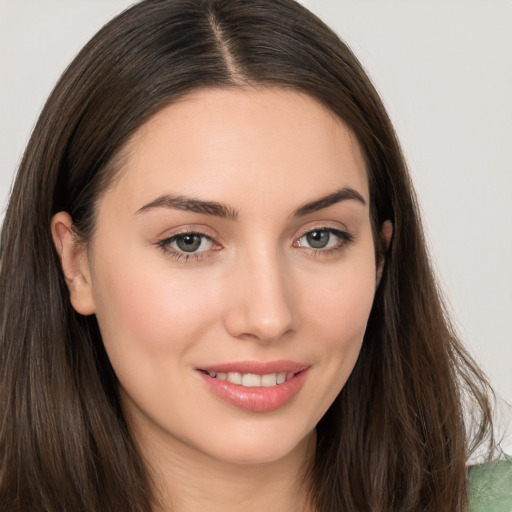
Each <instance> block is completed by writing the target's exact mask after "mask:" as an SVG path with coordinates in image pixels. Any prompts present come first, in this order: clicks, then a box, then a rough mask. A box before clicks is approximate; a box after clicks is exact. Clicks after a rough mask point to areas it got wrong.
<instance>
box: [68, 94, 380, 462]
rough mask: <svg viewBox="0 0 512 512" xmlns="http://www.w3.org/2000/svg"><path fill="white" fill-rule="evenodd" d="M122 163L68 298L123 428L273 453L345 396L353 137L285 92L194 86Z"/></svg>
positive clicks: (366, 245) (363, 284)
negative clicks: (97, 342)
mask: <svg viewBox="0 0 512 512" xmlns="http://www.w3.org/2000/svg"><path fill="white" fill-rule="evenodd" d="M125 157H126V158H125V160H124V163H123V168H122V170H121V172H120V174H119V176H118V178H117V179H116V180H115V182H114V183H113V185H112V186H111V188H109V189H108V190H107V191H106V193H105V194H104V195H103V196H102V197H101V199H100V200H99V203H98V217H97V225H96V230H95V232H94V234H93V237H92V239H91V241H90V244H89V245H88V248H87V252H86V254H85V256H84V258H83V264H82V267H81V268H82V273H83V275H84V279H83V282H79V283H78V285H77V288H76V290H75V294H74V297H75V299H74V305H75V307H76V309H78V310H79V312H81V313H84V314H89V313H95V314H96V316H97V319H98V322H99V326H100V329H101V334H102V337H103V341H104V344H105V348H106V350H107V353H108V356H109V358H110V361H111V363H112V366H113V368H114V370H115V372H116V374H117V377H118V379H119V384H120V393H121V399H122V404H123V406H124V408H125V410H126V414H127V417H128V419H129V423H130V424H131V426H132V427H133V429H134V431H135V432H136V433H137V435H138V436H139V438H140V439H145V440H146V441H147V442H150V443H151V444H152V445H153V446H156V447H159V448H160V449H162V450H165V449H170V450H171V451H172V449H173V448H172V447H174V448H175V449H176V450H177V449H184V450H188V451H189V452H190V453H196V454H202V455H207V456H209V457H213V458H214V459H218V460H222V461H227V462H235V463H253V462H268V461H273V460H277V459H279V458H281V457H284V456H285V455H286V454H288V453H290V452H292V451H293V450H294V449H296V448H297V446H299V445H300V443H301V441H304V440H306V439H307V438H308V436H310V435H312V433H313V431H314V428H315V425H316V424H317V422H318V421H319V420H320V418H321V417H322V415H323V414H324V413H325V412H326V410H327V409H328V407H329V406H330V405H331V403H332V402H333V400H334V398H335V397H336V395H337V394H338V393H339V392H340V390H341V389H342V387H343V386H344V384H345V382H346V380H347V378H348V377H349V375H350V373H351V371H352V369H353V367H354V364H355V362H356V359H357V357H358V354H359V350H360V347H361V343H362V339H363V334H364V332H365V327H366V323H367V319H368V315H369V313H370V309H371V306H372V301H373V296H374V292H375V288H376V261H375V257H374V242H373V239H372V230H371V225H370V216H369V206H368V204H369V192H368V181H367V176H366V171H365V166H364V163H363V158H362V156H361V152H360V149H359V147H358V144H357V143H356V140H355V138H354V137H353V136H352V134H351V133H350V132H349V131H348V130H347V128H346V127H345V126H344V125H343V124H342V123H341V122H340V121H339V120H338V119H336V118H335V117H334V116H333V115H332V114H330V113H329V112H328V111H327V110H325V109H324V108H323V107H322V106H320V104H319V103H317V102H316V101H315V100H313V99H311V98H310V97H308V96H305V95H303V94H299V93H297V92H291V91H289V90H288V91H285V90H278V89H249V88H247V89H229V90H202V91H198V92H195V93H194V94H191V95H189V96H188V97H186V98H184V99H183V100H181V101H179V102H177V103H175V104H173V105H171V106H169V107H167V108H165V109H163V110H162V111H160V112H159V113H158V114H157V115H156V116H154V117H153V118H152V119H151V120H150V121H149V122H148V123H147V124H146V125H144V126H143V127H142V128H140V129H139V131H138V132H137V133H136V135H135V137H134V138H133V139H132V141H131V143H130V144H129V147H128V150H127V152H126V155H125ZM72 296H73V295H72ZM283 381H284V382H283Z"/></svg>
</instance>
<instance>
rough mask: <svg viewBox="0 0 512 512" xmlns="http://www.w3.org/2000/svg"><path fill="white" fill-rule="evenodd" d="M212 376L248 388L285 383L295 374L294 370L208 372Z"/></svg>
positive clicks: (267, 386)
mask: <svg viewBox="0 0 512 512" xmlns="http://www.w3.org/2000/svg"><path fill="white" fill-rule="evenodd" d="M208 375H209V376H210V377H213V378H214V379H219V380H223V381H226V382H231V383H232V384H238V385H242V386H244V387H246V388H258V387H266V388H270V387H272V386H276V385H278V384H283V382H286V381H287V380H290V379H291V378H292V377H293V376H294V375H295V374H294V373H293V372H288V373H286V372H279V373H269V374H266V375H255V374H253V373H239V372H229V373H224V372H208Z"/></svg>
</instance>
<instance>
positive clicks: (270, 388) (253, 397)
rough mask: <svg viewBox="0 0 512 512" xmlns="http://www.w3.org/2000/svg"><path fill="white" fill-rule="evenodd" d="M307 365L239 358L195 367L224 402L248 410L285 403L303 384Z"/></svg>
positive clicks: (266, 408)
mask: <svg viewBox="0 0 512 512" xmlns="http://www.w3.org/2000/svg"><path fill="white" fill-rule="evenodd" d="M308 369H309V365H308V364H303V363H297V362H294V361H272V362H258V361H240V362H234V363H224V364H219V365H214V366H205V367H201V368H198V374H199V376H200V377H201V378H202V379H203V382H204V383H205V384H206V386H207V387H208V389H209V390H210V391H211V392H212V393H213V394H214V395H216V396H217V397H218V398H220V399H222V400H223V401H224V402H226V403H228V404H229V405H232V406H234V407H236V408H238V409H243V410H246V411H251V412H269V411H274V410H276V409H279V408H280V407H283V406H284V405H286V404H287V403H289V402H290V401H291V400H292V399H293V398H294V397H295V395H296V394H297V393H298V392H299V391H300V389H301V387H302V385H303V384H304V382H305V380H306V377H307V373H308Z"/></svg>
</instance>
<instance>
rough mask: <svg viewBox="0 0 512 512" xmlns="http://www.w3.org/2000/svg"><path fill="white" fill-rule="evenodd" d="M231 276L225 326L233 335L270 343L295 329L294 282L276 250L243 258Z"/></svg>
mask: <svg viewBox="0 0 512 512" xmlns="http://www.w3.org/2000/svg"><path fill="white" fill-rule="evenodd" d="M229 279H230V281H231V286H229V287H228V288H229V293H230V298H229V301H228V304H229V307H228V310H227V312H226V315H225V327H226V329H227V331H228V332H229V333H230V334H231V336H234V337H236V338H239V339H252V340H257V341H259V342H262V343H271V342H275V341H277V340H279V339H280V338H281V337H282V336H284V335H285V334H287V333H289V332H291V331H293V330H294V328H295V327H296V326H295V319H294V316H295V315H294V308H293V296H292V295H293V293H292V290H291V283H290V279H289V276H288V272H287V269H286V265H285V264H283V263H282V262H281V261H280V259H279V257H278V256H277V255H276V253H275V252H272V251H270V254H268V255H264V254H262V253H261V252H260V253H259V255H253V256H252V257H248V258H241V260H240V261H239V262H237V265H236V269H235V270H234V272H232V273H231V275H230V277H229Z"/></svg>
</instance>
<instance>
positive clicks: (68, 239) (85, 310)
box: [51, 212, 96, 315]
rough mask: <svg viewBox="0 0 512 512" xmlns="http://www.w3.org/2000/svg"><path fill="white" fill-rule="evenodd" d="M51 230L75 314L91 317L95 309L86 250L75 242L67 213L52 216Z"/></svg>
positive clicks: (70, 220) (71, 223)
mask: <svg viewBox="0 0 512 512" xmlns="http://www.w3.org/2000/svg"><path fill="white" fill-rule="evenodd" d="M51 230H52V237H53V243H54V244H55V248H56V250H57V253H58V255H59V257H60V261H61V266H62V272H63V274H64V278H65V280H66V284H67V286H68V289H69V294H70V300H71V304H72V306H73V308H74V309H75V311H76V312H77V313H80V314H82V315H92V314H93V313H95V311H96V307H95V304H94V297H93V289H92V280H91V271H90V267H89V257H88V254H87V248H86V246H85V245H84V244H81V243H79V242H78V241H77V239H76V235H75V232H74V230H73V221H72V219H71V216H70V215H69V214H68V213H67V212H59V213H57V214H55V215H54V216H53V218H52V223H51Z"/></svg>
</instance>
